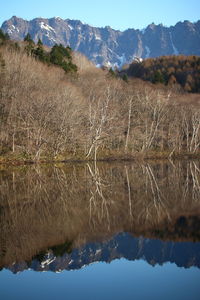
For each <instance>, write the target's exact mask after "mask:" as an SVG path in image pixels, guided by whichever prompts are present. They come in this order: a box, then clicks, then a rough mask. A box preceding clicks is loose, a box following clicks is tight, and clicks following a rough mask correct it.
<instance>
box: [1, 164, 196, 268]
mask: <svg viewBox="0 0 200 300" xmlns="http://www.w3.org/2000/svg"><path fill="white" fill-rule="evenodd" d="M199 199H200V162H198V161H183V162H180V161H176V162H173V163H170V162H168V161H167V162H166V161H165V162H163V163H158V162H153V163H150V162H148V163H147V162H146V163H143V164H139V163H126V164H123V163H99V164H97V165H96V164H92V163H88V164H74V165H70V164H64V165H62V166H60V165H59V166H53V165H51V166H32V167H31V166H30V167H27V168H26V167H23V168H20V169H19V170H18V169H17V168H15V169H12V168H11V169H8V170H6V171H1V172H0V229H1V233H0V268H2V267H5V266H10V265H12V264H13V262H16V263H18V262H22V261H30V260H31V259H32V257H33V256H35V255H38V253H41V251H44V250H46V249H53V251H54V253H57V254H58V253H59V254H60V253H61V254H63V253H64V251H67V252H68V253H69V252H70V251H71V249H80V247H82V248H81V249H87V246H84V245H87V244H88V243H91V242H97V241H105V240H109V239H110V238H111V237H113V236H114V235H116V234H117V233H119V232H130V233H133V235H134V236H144V237H148V238H149V237H150V238H159V239H163V240H165V239H168V240H173V241H200V217H199V211H200V202H199ZM115 240H116V239H114V240H113V241H115ZM66 241H68V243H67V242H66ZM116 241H118V238H117V240H116ZM139 241H140V243H141V240H135V243H136V244H137V243H139ZM113 243H114V242H112V240H111V241H110V242H109V243H107V244H108V245H113ZM127 243H129V242H128V240H127ZM152 243H154V244H155V241H154V242H152ZM160 243H161V242H160ZM61 244H62V247H61V248H59V247H57V246H55V245H61ZM107 244H105V243H104V244H103V246H102V247H103V248H104V245H105V249H107V248H108V246H106V245H107ZM124 244H125V242H124ZM161 244H162V243H161ZM90 245H93V244H90ZM94 245H97V244H94ZM120 245H121V244H120ZM162 245H166V244H165V243H163V244H162ZM174 245H175V244H174ZM53 246H54V247H53ZM84 247H86V248H84ZM91 247H92V246H91ZM109 247H110V246H109ZM120 247H121V246H120ZM159 247H160V248H163V247H164V246H162V247H161V246H158V249H159ZM111 248H112V249H115V246H112V247H111ZM63 249H64V251H63ZM100 249H101V247H100ZM117 249H118V247H117ZM130 249H137V246H134V245H133V246H131V247H130ZM144 249H146V248H144ZM163 249H165V248H163ZM74 251H75V250H74ZM74 251H73V253H76V252H74ZM85 251H86V250H85ZM105 251H107V250H105ZM113 251H114V250H112V253H113ZM155 251H157V250H155ZM155 251H154V252H155ZM163 251H164V250H163ZM99 255H100V254H99ZM110 255H111V254H110V252H109V253H108V258H107V259H106V258H105V254H104V255H103V256H102V258H100V260H112V259H113V258H114V257H115V256H112V255H111V256H110ZM144 255H145V257H146V258H148V256H147V255H146V254H144ZM57 256H58V255H57ZM93 256H94V255H93ZM121 256H122V257H126V258H129V256H127V254H126V253H124V252H123V251H118V252H117V253H116V257H121ZM130 257H131V259H135V258H137V256H135V254H134V255H133V253H132V254H131V256H130ZM140 257H142V256H140ZM181 257H183V255H182V254H181ZM188 257H190V255H188ZM69 259H71V258H70V257H69ZM39 260H40V261H42V260H43V256H42V255H40V258H39ZM93 260H94V261H95V260H96V258H95V256H94V258H93ZM147 260H148V261H150V259H147ZM166 260H168V259H166ZM56 261H57V260H56ZM152 261H153V258H152ZM155 261H158V262H161V261H159V260H155ZM169 261H171V259H169ZM76 264H77V263H76ZM81 265H82V260H81ZM186 265H187V263H186Z"/></svg>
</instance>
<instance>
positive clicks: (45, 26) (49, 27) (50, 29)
mask: <svg viewBox="0 0 200 300" xmlns="http://www.w3.org/2000/svg"><path fill="white" fill-rule="evenodd" d="M40 27H41V28H42V29H45V30H47V31H54V32H55V30H54V29H53V28H52V27H51V26H49V25H48V24H45V23H44V22H40Z"/></svg>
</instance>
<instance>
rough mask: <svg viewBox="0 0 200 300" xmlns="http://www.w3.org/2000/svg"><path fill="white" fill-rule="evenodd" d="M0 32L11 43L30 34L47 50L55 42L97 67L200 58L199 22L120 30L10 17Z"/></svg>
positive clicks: (73, 21)
mask: <svg viewBox="0 0 200 300" xmlns="http://www.w3.org/2000/svg"><path fill="white" fill-rule="evenodd" d="M1 29H2V30H3V31H4V32H6V33H8V34H9V35H10V37H11V39H15V40H23V38H24V37H25V35H26V34H27V33H30V34H31V36H32V38H33V40H34V41H35V42H37V41H38V39H39V38H40V39H41V40H42V42H43V43H44V45H46V46H49V47H52V46H53V45H54V44H55V43H57V44H60V43H61V44H63V45H64V46H67V45H69V46H70V47H71V48H72V49H73V50H75V51H78V52H81V53H82V54H84V55H85V56H86V57H88V59H90V60H91V61H92V62H94V63H95V64H96V65H99V66H100V65H108V66H116V67H121V66H122V65H124V64H126V63H130V62H131V61H133V60H134V58H135V57H138V58H142V59H144V58H148V57H158V56H162V55H177V54H184V55H193V54H194V55H200V21H197V22H194V23H192V22H190V21H183V22H178V23H176V24H175V25H174V26H170V27H165V26H164V25H162V24H159V25H155V24H154V23H151V24H149V25H148V26H147V27H146V28H144V29H133V28H128V29H126V30H124V31H120V30H116V29H112V28H111V27H110V26H105V27H94V26H91V25H88V24H86V23H83V22H81V21H80V20H70V19H65V20H63V19H61V18H60V17H53V18H34V19H32V20H30V21H27V20H24V19H22V18H19V17H16V16H13V17H12V18H10V19H9V20H7V21H5V22H4V23H3V24H2V26H1Z"/></svg>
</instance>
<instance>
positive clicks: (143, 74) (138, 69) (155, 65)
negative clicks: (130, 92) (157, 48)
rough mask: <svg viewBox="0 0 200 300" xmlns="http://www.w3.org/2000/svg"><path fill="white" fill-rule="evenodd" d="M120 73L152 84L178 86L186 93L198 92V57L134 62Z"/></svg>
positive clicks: (168, 57)
mask: <svg viewBox="0 0 200 300" xmlns="http://www.w3.org/2000/svg"><path fill="white" fill-rule="evenodd" d="M121 73H122V74H123V73H124V74H127V75H128V76H131V77H137V78H141V79H143V80H148V81H151V82H152V83H163V84H165V85H170V86H174V85H175V86H178V85H180V86H181V87H182V88H183V89H184V90H185V91H187V92H193V93H199V92H200V56H195V55H193V56H184V55H178V56H162V57H158V58H154V59H151V58H149V59H145V60H144V61H142V62H136V61H134V62H133V63H132V64H130V66H128V68H127V69H125V68H124V70H123V71H122V72H121Z"/></svg>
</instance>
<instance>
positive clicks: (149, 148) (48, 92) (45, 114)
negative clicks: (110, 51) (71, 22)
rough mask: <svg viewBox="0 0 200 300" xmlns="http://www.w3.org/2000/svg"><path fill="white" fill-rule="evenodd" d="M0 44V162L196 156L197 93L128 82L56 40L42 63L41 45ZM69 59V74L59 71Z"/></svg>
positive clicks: (199, 135)
mask: <svg viewBox="0 0 200 300" xmlns="http://www.w3.org/2000/svg"><path fill="white" fill-rule="evenodd" d="M5 40H6V39H5ZM1 42H2V46H1V48H0V60H1V64H0V73H1V74H0V75H1V76H0V105H1V106H0V121H1V122H0V155H1V159H2V160H3V161H5V160H6V161H7V160H10V159H15V160H20V161H21V160H25V161H44V160H50V161H52V160H69V159H71V160H72V159H73V160H77V159H81V160H91V159H92V160H96V159H117V158H120V159H128V158H130V159H132V158H133V157H136V156H138V155H140V156H142V157H168V156H170V157H171V156H173V155H175V156H178V155H179V156H180V155H185V154H187V155H192V156H195V157H196V156H198V155H199V147H200V109H199V102H198V101H199V97H198V98H197V99H196V100H195V101H193V104H191V102H192V101H191V99H193V98H191V97H190V96H189V94H185V95H184V96H183V94H179V93H178V92H172V90H171V88H170V87H165V88H164V87H162V86H156V88H155V85H152V84H150V83H145V82H144V81H141V80H136V79H134V80H129V82H128V83H127V82H126V81H124V80H122V79H120V78H115V77H114V76H112V75H111V74H110V73H109V72H107V71H103V70H101V69H98V68H96V67H95V66H94V65H92V64H91V62H88V61H87V59H86V58H83V57H82V56H81V55H80V54H75V53H73V51H72V50H71V49H70V50H69V49H68V48H65V47H63V46H62V45H57V46H54V47H52V48H51V49H49V52H48V51H46V50H44V54H45V55H46V56H47V58H50V62H49V61H46V59H45V60H44V61H43V60H42V59H40V57H39V56H37V55H36V54H35V53H36V52H35V51H36V50H37V49H38V47H41V49H43V48H42V46H41V45H40V46H39V45H35V44H34V45H32V42H30V41H25V42H24V43H22V44H16V43H15V42H12V41H7V42H3V40H2V39H1ZM30 46H31V47H33V48H31V50H30V48H29V47H30ZM27 47H28V48H27ZM55 49H56V50H59V51H60V50H62V51H61V52H62V55H63V53H64V54H65V52H66V51H67V53H68V54H70V57H68V58H66V57H65V56H64V58H63V56H62V55H61V53H60V52H59V51H58V54H59V55H58V57H57V55H54V54H55V53H54V50H55ZM27 50H30V52H29V51H28V52H27ZM68 51H70V52H68ZM39 53H40V52H39ZM52 53H53V54H52ZM48 55H50V56H48ZM51 55H52V56H51ZM46 56H45V57H46ZM52 57H53V58H52ZM42 58H43V56H42ZM58 58H59V59H58ZM52 59H53V60H52ZM60 59H61V60H60ZM74 62H76V63H77V70H76V76H74V71H73V72H72V70H71V69H70V70H68V69H67V70H66V67H68V66H69V65H71V64H72V65H75V64H74ZM63 64H64V65H63ZM79 66H80V67H79ZM66 71H67V72H66ZM184 97H185V98H186V100H187V101H186V103H185V104H184V102H183V101H182V99H183V98H184ZM180 99H181V101H180Z"/></svg>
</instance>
